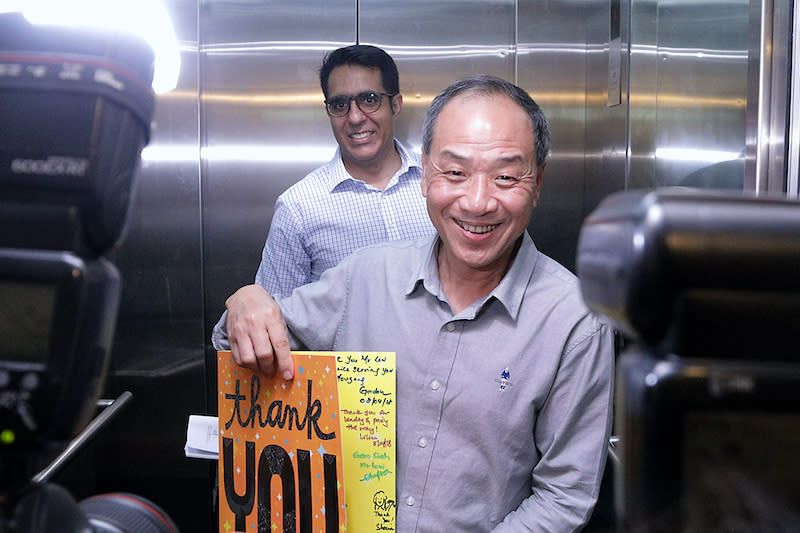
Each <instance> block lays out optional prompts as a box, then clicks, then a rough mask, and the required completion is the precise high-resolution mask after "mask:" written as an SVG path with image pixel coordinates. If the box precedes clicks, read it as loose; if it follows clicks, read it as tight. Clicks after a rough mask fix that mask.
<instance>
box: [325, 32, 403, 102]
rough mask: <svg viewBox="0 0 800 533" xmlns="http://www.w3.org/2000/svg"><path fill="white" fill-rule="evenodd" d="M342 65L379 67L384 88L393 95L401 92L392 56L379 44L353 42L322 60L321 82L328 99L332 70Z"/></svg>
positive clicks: (328, 54)
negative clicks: (379, 46)
mask: <svg viewBox="0 0 800 533" xmlns="http://www.w3.org/2000/svg"><path fill="white" fill-rule="evenodd" d="M342 65H355V66H361V67H366V68H376V69H379V70H380V71H381V83H383V90H384V91H386V92H387V93H389V94H391V95H395V94H397V93H399V92H400V77H399V75H398V74H397V65H395V64H394V59H392V56H390V55H389V54H387V53H386V52H385V51H384V50H382V49H380V48H378V47H377V46H371V45H368V44H353V45H350V46H345V47H344V48H337V49H336V50H333V51H332V52H329V53H327V54H326V55H325V59H323V60H322V66H321V67H320V69H319V84H320V87H322V94H324V95H325V98H326V99H327V98H328V78H329V77H330V75H331V71H333V69H335V68H336V67H340V66H342Z"/></svg>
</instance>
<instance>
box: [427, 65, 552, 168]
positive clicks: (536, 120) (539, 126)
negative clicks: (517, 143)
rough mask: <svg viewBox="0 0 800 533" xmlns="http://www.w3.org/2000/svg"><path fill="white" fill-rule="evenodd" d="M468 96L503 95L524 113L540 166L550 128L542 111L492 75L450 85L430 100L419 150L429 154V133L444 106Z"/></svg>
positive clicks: (430, 136)
mask: <svg viewBox="0 0 800 533" xmlns="http://www.w3.org/2000/svg"><path fill="white" fill-rule="evenodd" d="M472 93H480V94H486V95H494V94H500V95H506V96H508V97H509V98H511V100H512V101H514V102H515V103H516V104H517V105H519V106H520V107H521V108H522V109H523V110H524V111H525V112H526V113H527V114H528V117H529V118H530V119H531V123H532V124H533V138H534V140H535V142H536V166H541V165H542V164H543V163H544V160H545V158H546V157H547V154H548V153H549V152H550V128H549V126H548V124H547V118H546V117H545V116H544V112H543V111H542V109H541V108H540V107H539V104H537V103H536V102H534V101H533V98H531V97H530V95H529V94H528V93H527V92H525V90H523V89H520V88H519V87H517V86H516V85H514V84H513V83H511V82H508V81H506V80H504V79H502V78H497V77H495V76H477V77H474V78H464V79H462V80H459V81H457V82H455V83H453V84H452V85H450V86H449V87H448V88H446V89H445V90H443V91H442V92H440V93H439V94H438V95H437V96H436V98H434V99H433V102H432V103H431V106H430V107H429V108H428V112H427V113H426V114H425V120H424V122H423V123H422V151H423V152H424V153H426V154H430V151H431V143H432V142H433V130H434V128H435V127H436V120H437V119H438V118H439V114H440V113H441V112H442V109H443V108H444V106H445V105H447V103H448V102H449V101H450V100H452V99H453V98H455V97H456V96H458V95H461V94H472Z"/></svg>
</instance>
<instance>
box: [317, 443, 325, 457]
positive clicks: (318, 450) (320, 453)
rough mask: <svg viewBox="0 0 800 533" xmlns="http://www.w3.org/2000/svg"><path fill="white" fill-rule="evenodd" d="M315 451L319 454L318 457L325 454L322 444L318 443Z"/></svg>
mask: <svg viewBox="0 0 800 533" xmlns="http://www.w3.org/2000/svg"><path fill="white" fill-rule="evenodd" d="M317 453H318V454H319V456H320V457H322V456H323V455H325V448H323V447H322V444H320V445H319V448H317Z"/></svg>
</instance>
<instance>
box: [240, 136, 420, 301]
mask: <svg viewBox="0 0 800 533" xmlns="http://www.w3.org/2000/svg"><path fill="white" fill-rule="evenodd" d="M395 147H396V148H397V152H398V153H399V154H400V159H401V166H400V169H399V170H398V171H397V172H396V173H395V174H394V175H393V176H392V178H391V179H390V180H389V182H388V183H387V185H386V188H385V189H384V190H381V189H378V188H376V187H373V186H371V185H368V184H367V183H366V182H364V181H362V180H358V179H355V178H353V177H352V176H350V174H349V173H348V172H347V169H345V166H344V163H343V162H342V156H341V151H340V150H339V149H337V150H336V156H335V157H334V158H333V159H332V160H331V161H330V162H329V163H328V164H326V165H324V166H322V167H320V168H318V169H316V170H314V171H313V172H311V173H310V174H308V175H307V176H306V177H305V178H303V179H302V180H300V181H299V182H297V183H295V184H294V185H292V186H291V187H289V189H287V190H286V191H285V192H284V193H283V194H281V195H280V196H279V197H278V200H277V201H276V203H275V214H274V215H273V217H272V222H271V224H270V230H269V234H268V236H267V241H266V243H265V245H264V250H263V252H262V254H261V264H260V265H259V267H258V272H257V273H256V279H255V282H256V283H257V284H258V285H261V286H262V287H264V288H265V289H266V290H267V292H269V293H270V294H273V295H276V294H291V292H292V290H293V289H294V288H295V287H299V286H301V285H305V284H306V283H310V282H312V281H316V280H318V279H319V277H320V276H321V275H322V273H323V272H325V271H326V270H328V269H329V268H330V267H332V266H334V265H336V264H338V263H339V261H341V260H342V259H343V258H345V257H347V256H348V255H350V254H351V253H352V252H353V251H355V250H357V249H359V248H362V247H364V246H368V245H370V244H376V243H379V242H382V241H387V240H401V239H416V238H418V237H423V236H428V235H431V234H433V232H434V231H435V229H434V227H433V224H432V223H431V220H430V217H428V211H427V208H426V207H425V199H424V197H423V196H422V192H421V187H420V179H421V176H422V167H421V166H420V159H419V155H418V154H415V153H413V152H409V151H408V150H406V149H405V147H403V145H402V144H400V142H398V141H395Z"/></svg>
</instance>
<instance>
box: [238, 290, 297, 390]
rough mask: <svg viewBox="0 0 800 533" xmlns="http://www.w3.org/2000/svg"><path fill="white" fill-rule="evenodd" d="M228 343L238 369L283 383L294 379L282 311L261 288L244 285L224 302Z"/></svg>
mask: <svg viewBox="0 0 800 533" xmlns="http://www.w3.org/2000/svg"><path fill="white" fill-rule="evenodd" d="M225 307H226V308H227V309H228V320H227V330H228V341H229V342H230V345H231V352H232V354H233V360H234V361H236V364H237V365H240V366H243V367H245V368H249V369H250V370H252V371H254V372H261V373H263V374H266V375H267V376H272V375H273V374H275V372H276V371H277V372H278V373H279V374H280V375H281V376H282V377H283V378H284V379H287V380H288V379H292V378H293V377H294V365H293V364H292V354H291V351H290V348H289V338H288V336H287V335H286V322H285V321H284V320H283V314H282V313H281V308H280V307H279V306H278V304H277V303H276V302H275V300H273V299H272V296H270V295H269V293H268V292H267V291H265V290H264V288H263V287H261V286H259V285H246V286H244V287H242V288H241V289H239V290H238V291H236V292H235V293H233V294H232V295H231V296H230V298H228V299H227V300H226V301H225Z"/></svg>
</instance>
